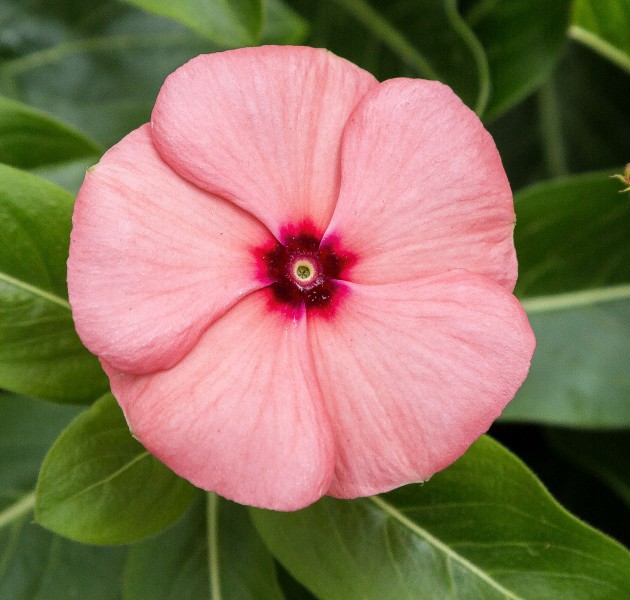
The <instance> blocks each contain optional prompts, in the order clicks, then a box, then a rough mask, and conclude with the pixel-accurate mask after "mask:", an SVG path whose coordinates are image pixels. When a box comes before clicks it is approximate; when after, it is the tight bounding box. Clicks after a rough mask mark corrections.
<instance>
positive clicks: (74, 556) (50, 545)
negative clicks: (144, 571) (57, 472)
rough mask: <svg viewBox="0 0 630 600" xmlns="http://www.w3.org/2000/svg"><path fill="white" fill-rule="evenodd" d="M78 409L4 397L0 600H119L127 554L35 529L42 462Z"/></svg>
mask: <svg viewBox="0 0 630 600" xmlns="http://www.w3.org/2000/svg"><path fill="white" fill-rule="evenodd" d="M76 412H77V409H76V408H71V407H66V406H60V405H56V404H50V403H47V402H42V401H37V400H32V399H30V398H26V397H23V396H15V395H9V394H0V598H2V599H3V600H4V599H5V598H6V599H7V600H33V599H34V598H41V599H42V600H44V599H45V600H69V599H70V598H77V599H83V598H89V599H90V600H118V599H119V598H120V579H121V573H122V566H123V560H124V556H125V552H124V550H118V549H117V550H111V549H103V548H94V547H89V546H83V545H80V544H75V543H72V542H68V541H67V540H63V539H62V538H59V537H57V536H55V535H53V534H51V533H49V532H47V531H45V530H43V529H42V528H41V527H39V526H37V525H33V524H31V521H32V509H33V505H34V501H35V497H34V493H33V492H32V491H31V490H32V489H33V488H34V486H35V480H36V478H37V471H38V469H39V465H40V463H41V460H42V458H43V457H44V454H45V452H46V450H47V448H48V446H49V445H50V444H51V443H52V441H53V440H54V438H55V436H56V435H57V434H58V433H59V431H60V430H61V429H62V428H63V426H64V425H65V424H66V423H67V422H68V420H69V419H70V418H71V417H72V415H73V414H75V413H76Z"/></svg>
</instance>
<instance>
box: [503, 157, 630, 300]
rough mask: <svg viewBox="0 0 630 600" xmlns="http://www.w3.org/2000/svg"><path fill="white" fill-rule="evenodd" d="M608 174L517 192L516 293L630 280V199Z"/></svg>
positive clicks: (525, 294) (531, 293) (523, 294)
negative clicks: (517, 277)
mask: <svg viewBox="0 0 630 600" xmlns="http://www.w3.org/2000/svg"><path fill="white" fill-rule="evenodd" d="M620 170H621V168H620ZM611 174H612V172H611V171H607V172H598V173H588V174H585V175H576V176H572V177H567V178H562V179H558V180H554V181H550V182H545V183H541V184H538V185H534V186H531V187H529V188H526V189H524V190H522V191H520V192H519V193H518V194H517V195H516V198H515V209H516V219H517V224H516V228H515V231H514V242H515V244H516V252H517V255H518V259H519V279H518V284H517V287H516V293H517V295H519V296H521V297H532V296H537V295H541V294H553V293H562V292H570V291H576V290H581V289H585V288H593V287H601V286H605V285H614V284H625V283H630V236H628V231H630V199H628V197H626V196H624V195H622V194H619V193H618V191H619V189H621V186H620V185H619V182H617V181H616V180H614V179H611V178H610V175H611Z"/></svg>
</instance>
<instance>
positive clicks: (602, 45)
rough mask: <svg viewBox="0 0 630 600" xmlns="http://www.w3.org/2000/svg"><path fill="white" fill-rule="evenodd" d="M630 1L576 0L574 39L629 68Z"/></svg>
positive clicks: (622, 66)
mask: <svg viewBox="0 0 630 600" xmlns="http://www.w3.org/2000/svg"><path fill="white" fill-rule="evenodd" d="M629 24H630V0H576V2H575V10H574V11H573V25H572V27H571V30H570V33H571V36H572V37H573V39H575V40H577V41H578V42H581V43H582V44H584V45H586V46H588V47H589V48H591V49H593V50H595V52H599V53H600V54H601V55H602V56H605V57H606V58H607V59H609V60H611V61H612V62H614V63H615V64H616V65H618V66H620V67H621V68H622V69H625V70H626V71H630V26H629Z"/></svg>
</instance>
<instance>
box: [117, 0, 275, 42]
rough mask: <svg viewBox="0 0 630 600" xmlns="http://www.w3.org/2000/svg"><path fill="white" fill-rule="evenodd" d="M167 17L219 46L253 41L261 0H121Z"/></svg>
mask: <svg viewBox="0 0 630 600" xmlns="http://www.w3.org/2000/svg"><path fill="white" fill-rule="evenodd" d="M125 2H128V3H129V4H135V5H136V6H138V7H140V8H143V9H144V10H147V11H150V12H153V13H155V14H157V15H161V16H165V17H170V18H171V19H175V20H176V21H179V22H180V23H183V24H184V25H186V26H187V27H190V28H191V29H192V30H193V31H195V32H196V33H198V34H199V35H202V36H203V37H205V38H207V39H209V40H211V41H212V42H214V43H216V44H219V45H221V46H226V47H231V48H236V47H238V46H249V45H252V44H255V43H256V42H257V41H258V40H259V37H260V33H261V29H262V24H263V2H262V0H179V1H178V2H173V1H172V0H125Z"/></svg>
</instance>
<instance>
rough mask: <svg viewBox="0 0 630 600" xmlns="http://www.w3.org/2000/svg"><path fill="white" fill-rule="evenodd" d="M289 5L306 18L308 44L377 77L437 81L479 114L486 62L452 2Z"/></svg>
mask: <svg viewBox="0 0 630 600" xmlns="http://www.w3.org/2000/svg"><path fill="white" fill-rule="evenodd" d="M293 5H294V6H295V7H296V9H297V10H299V11H300V12H301V13H302V14H303V15H305V16H306V17H307V18H308V19H309V21H310V22H311V36H310V38H309V42H310V44H311V45H314V46H322V47H326V48H328V49H330V50H332V51H333V52H335V53H336V54H339V55H340V56H343V57H345V58H347V59H349V60H351V61H353V62H355V63H356V64H358V65H359V66H361V67H363V68H365V69H367V70H368V71H370V72H372V73H373V74H374V75H375V76H376V77H377V78H378V79H387V78H390V77H399V76H408V77H424V78H428V79H439V80H440V81H443V82H445V83H447V84H448V85H450V86H451V87H452V88H453V89H454V90H455V92H456V93H457V94H459V96H460V97H461V98H462V99H463V100H464V102H466V104H468V106H470V107H471V108H473V109H474V110H476V111H477V112H479V113H481V112H483V110H484V106H485V104H486V101H487V98H488V93H489V83H490V82H489V78H488V65H487V61H486V57H485V54H484V51H483V49H482V47H481V45H480V43H479V41H478V40H477V39H476V37H475V35H474V34H473V33H472V31H471V30H470V28H469V27H468V25H467V24H466V23H465V21H464V20H463V19H462V17H461V15H460V14H459V12H458V11H457V2H456V1H455V0H447V1H446V2H435V1H434V0H419V1H418V2H404V1H397V2H391V1H390V0H375V1H372V2H368V1H367V0H322V1H320V2H311V1H310V0H298V1H297V2H293ZM357 24H358V25H359V27H357Z"/></svg>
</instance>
